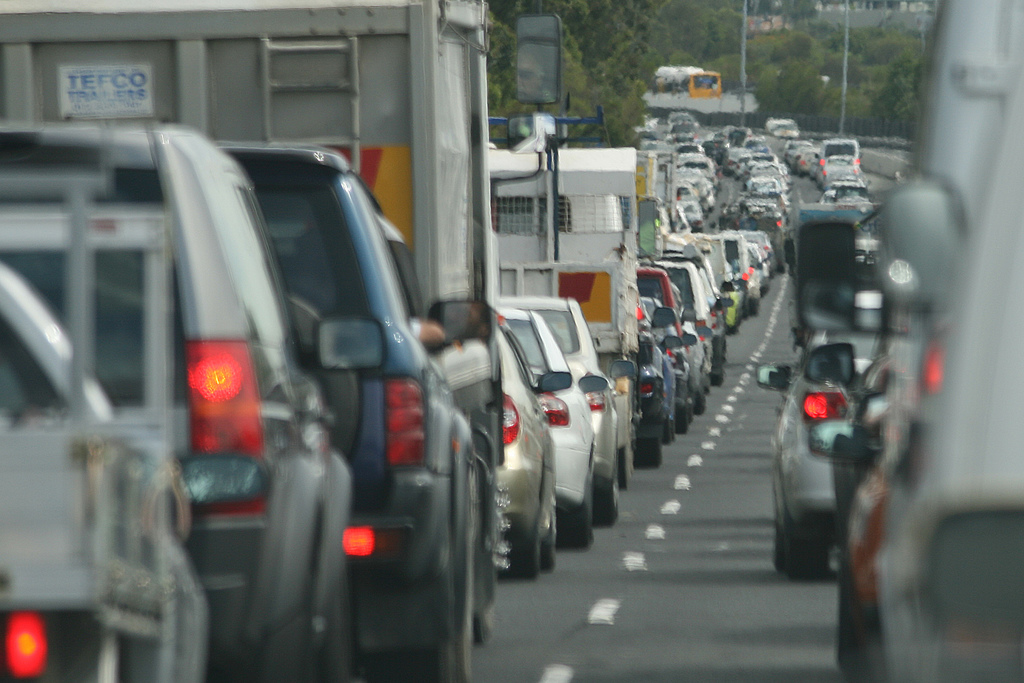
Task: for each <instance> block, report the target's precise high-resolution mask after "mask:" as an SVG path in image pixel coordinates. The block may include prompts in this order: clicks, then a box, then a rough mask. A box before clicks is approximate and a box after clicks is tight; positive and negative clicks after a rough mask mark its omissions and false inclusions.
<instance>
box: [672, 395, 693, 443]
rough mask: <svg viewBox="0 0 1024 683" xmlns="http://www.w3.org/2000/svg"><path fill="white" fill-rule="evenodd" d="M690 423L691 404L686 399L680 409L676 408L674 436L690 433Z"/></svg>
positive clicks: (691, 417)
mask: <svg viewBox="0 0 1024 683" xmlns="http://www.w3.org/2000/svg"><path fill="white" fill-rule="evenodd" d="M691 422H693V403H692V402H690V400H689V399H687V401H686V404H685V405H684V406H683V407H682V408H676V434H685V433H687V432H688V431H690V423H691Z"/></svg>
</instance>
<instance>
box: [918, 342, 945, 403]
mask: <svg viewBox="0 0 1024 683" xmlns="http://www.w3.org/2000/svg"><path fill="white" fill-rule="evenodd" d="M945 374H946V351H945V349H944V348H942V346H941V345H940V344H938V343H936V342H932V343H931V344H929V345H928V350H927V351H925V354H924V372H923V373H922V379H923V380H924V392H925V394H937V393H939V392H940V391H942V380H943V379H944V376H945Z"/></svg>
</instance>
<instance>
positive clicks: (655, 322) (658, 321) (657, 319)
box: [651, 306, 677, 327]
mask: <svg viewBox="0 0 1024 683" xmlns="http://www.w3.org/2000/svg"><path fill="white" fill-rule="evenodd" d="M676 320H677V319H676V312H675V311H673V310H672V309H671V308H669V307H668V306H659V307H658V308H656V309H654V315H653V316H652V317H651V327H668V326H669V325H675V324H676Z"/></svg>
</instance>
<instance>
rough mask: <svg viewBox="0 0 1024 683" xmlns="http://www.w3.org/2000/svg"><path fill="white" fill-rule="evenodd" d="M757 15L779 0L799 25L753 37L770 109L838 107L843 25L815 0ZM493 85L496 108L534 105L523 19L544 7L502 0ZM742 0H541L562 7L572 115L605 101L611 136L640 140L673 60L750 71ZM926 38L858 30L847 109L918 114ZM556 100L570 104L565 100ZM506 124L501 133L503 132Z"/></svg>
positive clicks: (829, 110) (760, 5)
mask: <svg viewBox="0 0 1024 683" xmlns="http://www.w3.org/2000/svg"><path fill="white" fill-rule="evenodd" d="M749 3H750V5H749V8H750V13H751V16H756V12H758V11H767V10H768V9H769V8H770V7H773V8H774V9H773V10H772V11H774V12H776V13H782V14H783V15H784V16H785V17H786V18H787V20H788V22H789V23H788V25H789V26H790V28H786V29H782V30H778V31H774V32H771V33H766V34H761V35H751V36H749V37H748V41H747V80H748V86H749V87H750V88H751V89H752V90H753V91H754V93H755V95H756V97H757V99H758V103H759V106H760V109H761V110H762V111H771V112H778V113H791V114H824V115H831V116H838V115H839V112H840V106H841V105H840V99H841V97H840V93H841V85H842V63H843V31H842V27H840V26H835V25H831V24H827V23H825V22H819V21H816V20H815V15H816V12H815V9H814V2H813V0H749ZM490 8H491V18H492V21H493V27H492V30H491V34H490V61H489V67H488V94H489V101H490V110H491V114H492V115H493V116H507V115H508V114H512V113H520V112H525V111H530V110H531V109H532V108H531V107H530V106H527V105H522V104H519V103H518V102H516V99H515V95H516V88H515V86H516V83H515V21H516V17H518V16H519V15H520V14H529V13H533V12H535V11H536V4H535V1H534V2H528V1H527V0H494V1H493V2H492V3H491V5H490ZM742 9H743V0H547V1H546V2H544V3H543V7H542V11H543V12H545V13H548V12H550V13H555V14H558V15H559V16H561V18H562V24H563V31H564V48H565V49H564V62H565V73H564V84H565V88H566V91H567V92H568V93H569V95H570V106H569V109H568V112H567V114H568V115H570V116H593V115H594V113H595V110H596V108H597V106H598V105H603V106H604V109H605V130H604V131H596V130H589V131H587V130H581V129H578V128H579V127H576V128H577V129H575V130H573V131H571V133H572V134H573V135H590V136H594V135H600V136H602V137H604V138H605V139H606V140H607V141H608V143H609V144H611V145H613V146H618V145H631V144H634V143H635V142H636V137H635V134H634V132H633V129H634V127H636V126H639V125H641V124H642V123H643V117H644V113H645V111H646V107H645V104H644V102H643V97H642V96H643V93H644V92H645V91H646V90H648V89H649V88H650V87H651V85H652V82H653V76H654V71H655V69H656V68H657V67H658V66H661V65H665V64H677V65H694V66H701V67H703V68H706V69H712V70H715V71H719V72H721V74H722V77H723V80H724V81H725V84H726V88H727V89H728V88H729V86H730V85H732V86H733V87H736V86H737V85H738V82H739V78H740V25H741V24H742ZM921 52H922V46H921V42H920V37H919V35H918V34H916V33H910V32H906V31H903V30H901V29H897V28H877V27H873V28H859V29H851V31H850V54H849V65H848V69H847V78H848V89H847V100H846V113H847V115H848V116H851V117H854V116H880V117H885V118H891V119H899V120H907V121H909V120H913V119H914V118H916V113H917V109H918V102H919V94H920V80H921V73H922V70H923V66H922V65H923V58H922V54H921ZM547 110H548V111H550V112H553V113H556V114H560V113H562V112H561V108H560V107H558V106H557V105H551V106H549V107H547ZM495 134H497V132H495Z"/></svg>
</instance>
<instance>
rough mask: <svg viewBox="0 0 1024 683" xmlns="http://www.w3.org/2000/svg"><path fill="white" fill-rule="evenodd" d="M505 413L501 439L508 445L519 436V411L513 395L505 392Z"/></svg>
mask: <svg viewBox="0 0 1024 683" xmlns="http://www.w3.org/2000/svg"><path fill="white" fill-rule="evenodd" d="M504 405H505V413H504V417H503V418H502V423H501V441H502V443H504V444H505V445H506V446H507V445H508V444H510V443H512V442H514V441H515V440H516V439H518V438H519V424H520V423H519V411H518V410H517V409H516V404H515V402H513V401H512V397H510V396H509V395H508V394H505V402H504Z"/></svg>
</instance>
